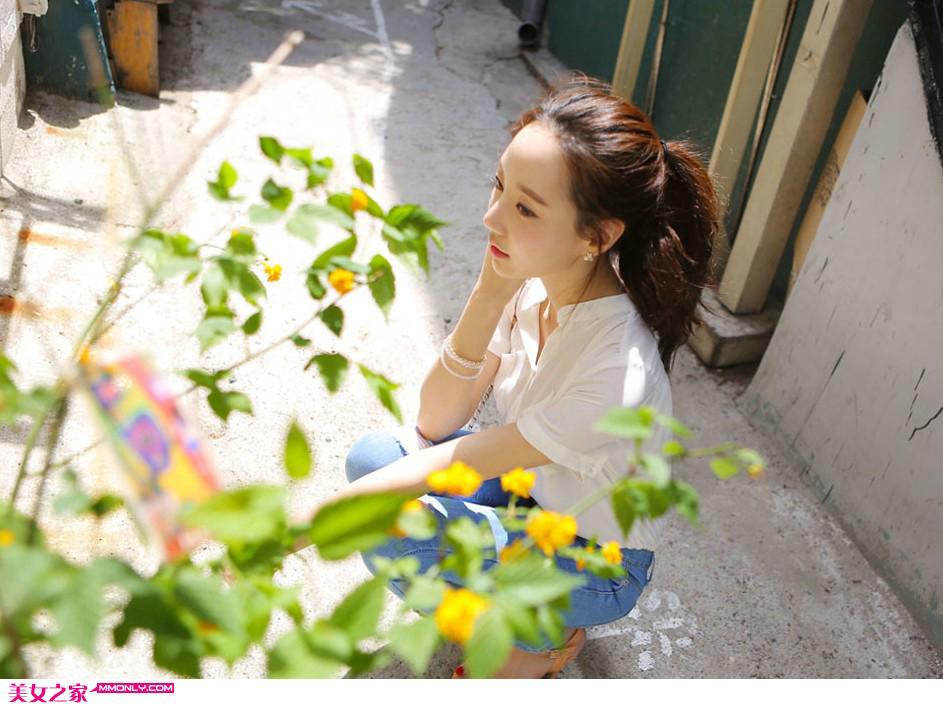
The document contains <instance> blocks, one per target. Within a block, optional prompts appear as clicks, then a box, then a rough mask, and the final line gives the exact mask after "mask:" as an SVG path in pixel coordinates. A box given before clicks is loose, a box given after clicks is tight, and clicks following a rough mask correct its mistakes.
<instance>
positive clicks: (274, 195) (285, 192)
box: [262, 179, 294, 211]
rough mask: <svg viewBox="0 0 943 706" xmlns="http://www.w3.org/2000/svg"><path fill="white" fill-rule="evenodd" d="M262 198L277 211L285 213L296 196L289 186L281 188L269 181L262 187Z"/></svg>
mask: <svg viewBox="0 0 943 706" xmlns="http://www.w3.org/2000/svg"><path fill="white" fill-rule="evenodd" d="M262 198H263V199H265V201H267V202H268V205H269V206H271V207H272V208H274V209H275V210H276V211H285V210H286V209H287V208H288V207H289V206H290V205H291V201H292V198H294V194H293V193H292V190H291V189H290V188H288V187H287V186H279V185H278V184H276V183H275V182H274V181H272V180H271V179H268V180H266V182H265V183H264V184H263V185H262Z"/></svg>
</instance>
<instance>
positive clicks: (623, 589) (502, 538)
mask: <svg viewBox="0 0 943 706" xmlns="http://www.w3.org/2000/svg"><path fill="white" fill-rule="evenodd" d="M471 433H473V432H471V431H469V430H468V429H464V428H463V429H459V430H458V431H457V432H455V433H454V434H452V435H450V436H447V437H445V438H444V439H441V440H439V441H437V442H435V443H436V444H441V443H443V442H445V441H450V440H452V439H456V438H458V437H460V436H464V435H465V434H471ZM405 455H407V451H406V450H405V449H404V448H403V446H402V444H400V442H399V440H398V439H397V437H396V435H395V434H394V433H393V432H391V431H373V432H370V433H368V434H366V435H365V436H362V437H361V438H360V439H358V440H357V441H356V442H355V443H354V445H353V446H352V447H351V449H350V451H349V453H348V454H347V461H346V471H347V480H348V481H350V482H353V481H355V480H357V479H358V478H361V477H362V476H365V475H367V474H368V473H372V472H373V471H375V470H377V469H380V468H383V467H384V466H387V465H389V464H391V463H393V462H394V461H396V460H398V459H400V458H402V457H403V456H405ZM423 499H424V500H425V504H426V506H427V508H429V509H430V510H432V511H433V514H434V516H435V517H436V519H437V521H438V523H439V531H438V533H437V534H436V536H435V537H433V538H432V539H428V540H421V541H420V540H415V539H411V538H409V537H404V538H400V539H390V540H389V541H388V542H385V543H384V544H382V545H380V546H379V547H376V548H374V549H371V550H370V551H368V552H364V553H363V559H364V563H365V564H366V565H367V568H368V569H369V570H370V571H371V572H372V573H374V574H376V570H375V568H374V566H373V563H372V558H373V557H375V556H382V557H386V558H388V559H399V558H401V557H405V556H414V557H416V558H417V559H418V560H419V573H425V572H426V571H427V570H428V569H429V568H430V567H432V566H433V565H435V564H437V563H438V562H439V561H440V559H441V558H442V556H443V554H442V552H443V548H442V547H443V542H442V534H443V532H444V530H445V520H446V518H451V519H452V520H455V519H457V518H459V517H462V516H465V517H470V518H471V519H472V520H474V521H475V522H480V520H482V519H485V520H487V521H488V524H489V526H490V527H491V532H492V535H493V536H494V540H495V553H496V555H497V554H499V553H500V551H501V549H502V548H503V547H504V546H506V545H508V544H510V543H511V542H513V541H514V540H515V539H519V538H523V537H524V536H525V533H524V532H521V531H510V530H508V529H506V528H505V527H504V526H503V525H502V522H501V513H498V512H496V511H495V510H494V509H493V508H495V507H503V506H506V505H507V504H508V502H509V501H510V496H509V495H508V494H507V493H505V492H504V491H503V490H502V489H501V480H500V479H499V478H492V479H490V480H487V481H485V482H484V483H482V484H481V487H480V488H479V489H478V491H477V492H476V493H475V494H474V495H470V496H468V497H464V498H463V497H456V496H439V495H434V494H429V495H426V496H423ZM535 504H536V503H534V502H533V500H531V501H529V502H528V501H521V502H518V506H519V507H520V506H524V505H531V506H533V505H535ZM574 544H575V545H579V546H586V544H587V542H586V540H585V539H584V538H582V537H577V538H576V541H575V542H574ZM445 551H446V552H448V551H451V549H450V548H449V549H446V550H445ZM496 563H497V560H496V559H494V558H485V560H484V570H485V571H487V570H488V569H489V568H491V567H493V566H494V565H495V564H496ZM556 563H557V566H558V567H559V568H560V569H562V570H563V571H566V572H568V573H573V574H578V575H580V576H583V577H584V578H585V579H586V583H585V584H583V585H582V586H580V587H579V588H577V589H575V590H574V591H573V592H572V593H571V594H570V608H569V610H567V611H565V612H564V613H563V619H564V623H565V624H566V626H567V627H570V628H574V627H584V626H589V625H602V624H605V623H611V622H613V621H614V620H618V619H619V618H622V617H624V616H625V615H628V613H629V611H631V610H632V608H633V607H634V606H635V604H636V602H637V601H638V599H639V596H640V595H641V594H642V591H643V590H644V589H645V586H646V585H647V584H648V583H649V582H650V581H651V579H652V570H653V568H654V564H655V555H654V553H653V552H651V551H649V550H647V549H629V548H623V549H622V566H623V568H624V569H625V570H626V575H625V576H623V577H622V578H617V579H604V578H600V577H599V576H596V575H595V574H592V573H590V572H588V571H585V572H578V571H577V570H576V562H575V561H574V560H573V559H569V558H565V557H560V556H557V557H556ZM444 577H445V578H447V579H448V580H449V581H450V582H452V583H456V584H458V583H460V580H459V579H458V577H457V576H454V575H450V574H445V575H444ZM389 587H390V590H391V591H393V592H394V593H395V594H396V595H398V596H399V597H400V598H402V597H403V596H404V594H405V590H406V588H407V585H406V584H405V583H404V582H403V581H402V580H399V579H393V580H391V581H390V583H389ZM515 646H516V647H518V648H519V649H521V650H524V651H527V652H544V651H546V650H549V649H551V648H552V647H553V646H554V645H553V644H552V643H551V642H550V640H549V639H546V638H545V640H544V644H543V645H537V646H533V645H528V644H525V643H522V642H518V643H515Z"/></svg>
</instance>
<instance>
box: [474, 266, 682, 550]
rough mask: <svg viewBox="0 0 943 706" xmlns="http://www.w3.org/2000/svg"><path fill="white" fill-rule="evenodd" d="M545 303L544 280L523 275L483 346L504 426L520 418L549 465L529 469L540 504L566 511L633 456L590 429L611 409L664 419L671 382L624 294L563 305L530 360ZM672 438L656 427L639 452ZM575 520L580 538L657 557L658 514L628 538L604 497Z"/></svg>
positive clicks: (627, 442)
mask: <svg viewBox="0 0 943 706" xmlns="http://www.w3.org/2000/svg"><path fill="white" fill-rule="evenodd" d="M546 298H547V293H546V290H545V289H544V286H543V282H542V281H541V279H540V278H539V277H535V278H531V279H528V280H527V281H526V282H525V283H524V284H523V286H522V287H521V289H520V290H518V293H517V295H515V297H513V298H512V299H511V301H509V302H508V303H507V305H506V306H505V308H504V311H503V312H502V315H501V320H500V321H499V323H498V326H497V328H496V330H495V332H494V336H493V337H492V339H491V341H490V343H489V344H488V350H490V351H491V352H492V353H494V354H495V355H498V356H500V357H501V365H500V367H499V368H498V371H497V374H496V375H495V379H494V383H493V386H492V392H493V394H494V399H495V406H496V408H497V410H498V414H499V416H500V417H501V418H503V420H504V422H503V423H504V424H509V423H511V422H516V423H517V428H518V430H519V431H520V433H521V436H523V437H524V438H525V439H527V441H528V442H529V443H530V444H531V445H532V446H534V447H535V448H537V449H539V450H540V451H541V452H542V453H543V454H544V455H545V456H547V457H548V458H550V459H551V460H552V463H549V464H546V465H543V466H539V467H537V468H535V469H532V470H535V471H536V473H537V482H536V485H535V486H534V489H533V491H532V495H533V497H534V499H535V500H536V501H537V503H538V504H539V505H540V506H541V507H542V508H544V509H546V510H554V511H556V512H564V511H566V510H568V509H569V508H571V507H572V506H573V505H574V504H575V503H577V502H578V501H579V500H580V499H582V498H584V497H586V496H588V495H591V494H592V493H594V492H596V491H597V490H600V489H602V488H603V487H604V486H608V485H610V484H611V483H612V482H613V481H615V480H617V479H618V478H620V477H623V476H624V475H625V473H626V470H627V468H628V460H629V459H630V458H631V457H632V455H633V453H634V450H635V443H634V441H633V440H631V439H626V438H623V437H617V436H613V435H611V434H603V433H599V432H594V431H593V430H592V426H593V424H594V423H595V422H596V421H597V420H599V419H600V418H601V417H603V416H605V414H606V412H607V411H608V410H609V409H611V408H612V407H637V406H639V405H650V406H652V407H654V408H655V410H656V411H658V412H660V413H662V414H669V415H670V414H671V413H672V407H671V386H670V383H669V381H668V375H667V373H666V372H665V368H664V365H663V364H662V362H661V358H660V356H659V354H658V345H657V342H656V340H655V337H654V335H653V334H652V331H651V329H650V328H649V327H648V325H647V324H646V323H645V322H644V320H643V319H642V317H641V315H640V314H639V312H638V310H637V309H636V308H635V305H634V304H633V303H632V300H631V299H630V298H629V296H628V295H627V294H616V295H612V296H607V297H601V298H599V299H591V300H589V301H584V302H579V303H577V304H569V305H567V306H564V307H561V308H560V310H559V311H558V312H557V324H558V325H557V328H555V329H554V330H553V331H551V333H550V335H549V336H548V337H547V340H546V341H545V342H544V348H543V350H542V351H541V352H540V360H539V362H535V361H536V359H537V348H538V346H539V342H540V322H539V308H540V303H541V302H542V301H543V300H544V299H546ZM515 312H516V313H515ZM670 438H671V432H670V431H669V430H667V429H665V428H664V427H661V426H660V425H656V426H655V429H654V434H653V435H652V438H650V439H648V440H646V441H645V442H644V443H643V444H642V450H643V451H650V452H658V451H660V449H661V447H662V444H663V443H664V442H665V441H667V440H669V439H670ZM576 520H577V525H578V527H579V530H578V533H579V535H580V536H582V537H587V538H588V537H592V536H593V535H597V536H598V539H599V541H600V542H601V543H602V542H607V541H610V540H615V541H617V542H618V543H619V546H622V547H628V548H633V549H649V550H652V551H654V550H655V547H656V544H657V540H658V534H659V530H660V525H661V523H662V522H663V521H664V517H660V518H657V519H655V520H648V519H645V520H636V522H635V523H634V524H633V526H632V529H631V530H630V532H629V536H628V538H627V539H624V538H623V535H622V530H621V529H620V527H619V523H618V521H617V520H616V517H615V514H614V513H613V511H612V506H611V504H610V502H609V500H608V499H603V500H601V501H599V502H597V503H595V504H594V505H592V506H591V507H590V508H588V509H587V510H585V511H584V512H582V513H580V514H579V515H577V517H576Z"/></svg>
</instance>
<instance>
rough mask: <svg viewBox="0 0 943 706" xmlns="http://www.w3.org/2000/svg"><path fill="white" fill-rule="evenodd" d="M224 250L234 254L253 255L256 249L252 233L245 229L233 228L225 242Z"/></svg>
mask: <svg viewBox="0 0 943 706" xmlns="http://www.w3.org/2000/svg"><path fill="white" fill-rule="evenodd" d="M226 252H227V253H228V254H230V255H234V256H238V255H245V256H248V257H251V256H254V255H255V252H256V250H255V240H254V239H253V237H252V233H251V232H249V231H247V230H234V231H233V232H232V235H230V236H229V242H228V243H226Z"/></svg>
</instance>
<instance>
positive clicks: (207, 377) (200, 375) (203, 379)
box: [183, 368, 229, 390]
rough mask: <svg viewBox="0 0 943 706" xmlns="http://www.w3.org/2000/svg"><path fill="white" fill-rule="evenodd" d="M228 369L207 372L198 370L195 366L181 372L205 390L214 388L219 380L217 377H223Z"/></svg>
mask: <svg viewBox="0 0 943 706" xmlns="http://www.w3.org/2000/svg"><path fill="white" fill-rule="evenodd" d="M228 372H229V371H228V370H225V369H224V370H217V371H216V372H215V373H208V372H206V371H205V370H198V369H196V368H189V369H187V370H184V371H183V374H184V375H186V376H187V377H188V378H189V379H190V380H192V381H193V382H195V383H196V384H197V385H199V386H200V387H205V388H206V389H207V390H215V389H216V384H217V383H218V382H219V379H220V378H221V377H223V376H224V375H225V374H226V373H228Z"/></svg>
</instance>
